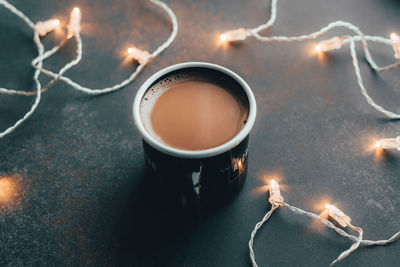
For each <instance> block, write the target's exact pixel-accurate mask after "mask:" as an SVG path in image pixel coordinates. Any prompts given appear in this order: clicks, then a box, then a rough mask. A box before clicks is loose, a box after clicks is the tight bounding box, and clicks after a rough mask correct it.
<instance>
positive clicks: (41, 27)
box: [35, 19, 60, 36]
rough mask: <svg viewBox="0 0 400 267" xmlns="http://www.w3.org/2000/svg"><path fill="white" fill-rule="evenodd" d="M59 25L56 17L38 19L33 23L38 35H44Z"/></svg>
mask: <svg viewBox="0 0 400 267" xmlns="http://www.w3.org/2000/svg"><path fill="white" fill-rule="evenodd" d="M59 26H60V21H59V20H58V19H49V20H46V21H39V22H37V23H36V25H35V31H37V33H39V35H40V36H45V35H46V34H48V33H49V32H51V31H53V30H55V29H56V28H58V27H59Z"/></svg>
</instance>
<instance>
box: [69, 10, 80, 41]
mask: <svg viewBox="0 0 400 267" xmlns="http://www.w3.org/2000/svg"><path fill="white" fill-rule="evenodd" d="M81 19H82V14H81V10H80V9H79V7H74V9H72V11H71V15H70V17H69V24H68V26H67V29H68V34H67V38H68V39H70V38H71V37H72V36H74V35H75V34H78V33H80V31H81Z"/></svg>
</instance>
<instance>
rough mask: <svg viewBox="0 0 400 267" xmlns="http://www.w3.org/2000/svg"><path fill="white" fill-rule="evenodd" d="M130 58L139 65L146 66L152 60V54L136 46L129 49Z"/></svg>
mask: <svg viewBox="0 0 400 267" xmlns="http://www.w3.org/2000/svg"><path fill="white" fill-rule="evenodd" d="M128 57H130V58H132V59H134V60H136V61H137V62H139V64H146V63H147V62H148V61H149V59H150V53H149V52H148V51H146V50H142V49H139V48H137V47H135V46H132V47H129V48H128Z"/></svg>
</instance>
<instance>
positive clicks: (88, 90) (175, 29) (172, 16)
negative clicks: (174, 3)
mask: <svg viewBox="0 0 400 267" xmlns="http://www.w3.org/2000/svg"><path fill="white" fill-rule="evenodd" d="M150 2H152V3H154V4H156V5H158V6H159V7H161V8H162V9H163V10H164V11H165V12H166V13H167V14H168V15H169V17H170V19H171V22H172V32H171V34H170V36H169V38H168V39H167V40H166V41H165V42H164V43H163V44H161V45H160V46H159V47H158V48H157V49H156V50H154V51H153V52H152V53H151V54H150V57H151V58H154V57H156V56H158V55H159V54H160V53H161V52H163V51H164V50H165V49H166V48H168V47H169V46H170V45H171V43H172V42H173V41H174V40H175V38H176V35H177V33H178V22H177V19H176V16H175V14H174V12H173V11H172V10H171V8H169V7H168V5H167V4H165V3H164V2H161V1H159V0H150ZM146 64H147V62H146V63H143V64H139V65H138V67H137V68H136V70H135V71H134V72H133V73H132V74H131V76H129V77H128V78H127V79H126V80H124V81H122V82H120V83H118V84H116V85H113V86H111V87H106V88H98V89H97V88H96V89H92V88H89V87H85V86H82V85H80V84H79V83H77V82H74V81H73V80H72V79H71V78H68V77H65V76H62V75H58V74H56V73H54V72H52V71H50V70H47V69H43V68H39V69H40V71H41V72H43V73H44V74H46V75H48V76H50V77H53V78H57V79H60V80H62V81H64V82H65V83H67V84H68V85H70V86H72V87H73V88H74V89H76V90H78V91H81V92H83V93H86V94H90V95H99V94H105V93H110V92H113V91H116V90H119V89H121V88H122V87H124V86H126V85H128V84H129V83H131V82H132V81H133V80H134V79H135V78H136V77H137V76H138V74H139V73H140V72H141V71H142V69H143V68H144V67H145V65H146Z"/></svg>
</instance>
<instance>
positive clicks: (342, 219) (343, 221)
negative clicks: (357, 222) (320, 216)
mask: <svg viewBox="0 0 400 267" xmlns="http://www.w3.org/2000/svg"><path fill="white" fill-rule="evenodd" d="M325 209H326V212H327V213H328V215H329V216H330V217H331V218H332V219H334V220H335V221H336V222H337V223H338V224H339V225H340V226H342V227H347V226H349V225H350V222H351V218H350V217H349V216H347V215H346V214H345V213H344V212H343V211H341V210H340V209H339V208H337V207H336V206H335V205H331V204H329V203H328V204H326V205H325Z"/></svg>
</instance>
